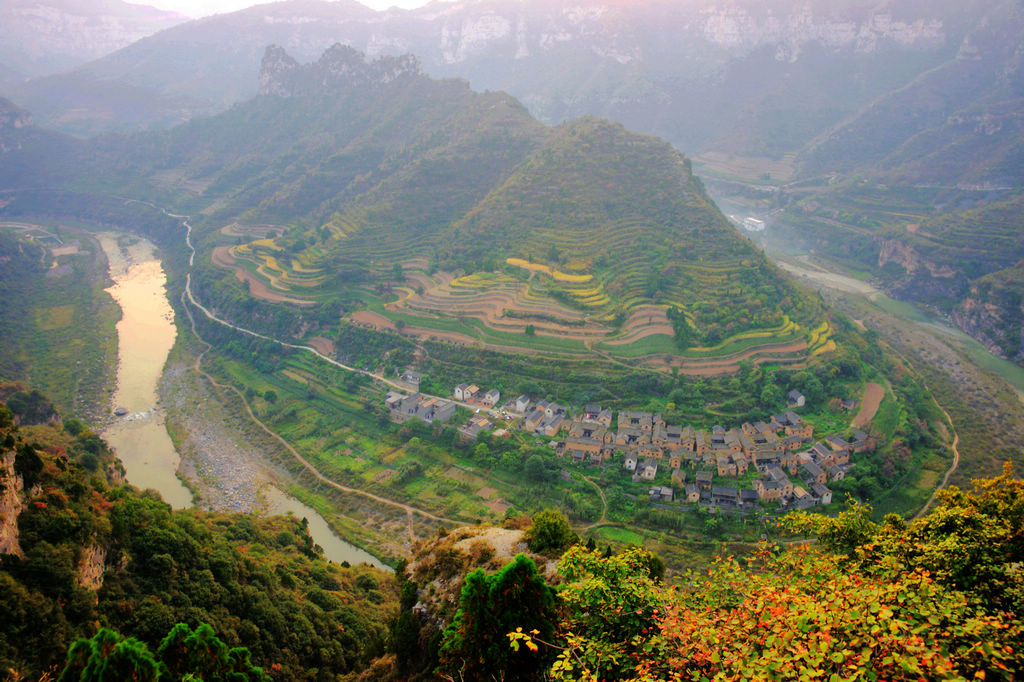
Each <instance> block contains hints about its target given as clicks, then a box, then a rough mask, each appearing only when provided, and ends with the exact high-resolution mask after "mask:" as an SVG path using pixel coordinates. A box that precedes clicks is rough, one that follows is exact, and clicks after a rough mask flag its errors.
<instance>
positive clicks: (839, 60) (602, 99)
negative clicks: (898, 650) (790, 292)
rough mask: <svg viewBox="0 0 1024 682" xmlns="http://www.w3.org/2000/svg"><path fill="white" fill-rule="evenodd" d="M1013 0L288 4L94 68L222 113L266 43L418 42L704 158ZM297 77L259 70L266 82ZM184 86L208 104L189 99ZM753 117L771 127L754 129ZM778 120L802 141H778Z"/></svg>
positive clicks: (771, 136) (792, 119) (42, 105)
mask: <svg viewBox="0 0 1024 682" xmlns="http://www.w3.org/2000/svg"><path fill="white" fill-rule="evenodd" d="M1007 1H1009V0H961V1H956V2H954V0H933V2H923V1H922V0H907V1H904V2H897V1H896V0H879V1H878V2H874V3H870V4H869V5H865V4H864V3H862V2H860V1H859V0H833V1H831V2H828V3H824V2H812V1H811V0H798V1H797V2H791V1H787V2H783V1H782V0H772V1H770V2H763V1H760V0H715V1H714V2H696V1H695V0H636V1H632V2H624V1H623V0H463V1H461V2H446V3H430V4H428V5H426V6H425V7H421V8H418V9H415V10H411V11H398V10H395V11H386V12H372V11H371V10H368V9H367V8H365V7H360V6H355V5H354V3H345V2H317V1H315V0H289V1H286V2H279V3H270V4H266V5H260V6H257V7H252V8H250V9H248V10H244V11H242V12H237V13H234V14H230V15H224V16H218V17H211V18H208V19H205V20H202V21H198V22H192V23H190V24H186V25H184V26H178V27H175V28H173V29H171V30H169V31H166V32H164V33H163V34H161V35H158V36H154V37H152V38H150V39H148V40H146V41H143V42H140V43H138V44H136V45H133V46H132V47H131V48H130V49H127V50H123V51H121V52H119V53H117V54H115V55H111V56H110V57H108V58H105V59H103V60H100V61H98V62H94V63H92V64H89V65H88V66H87V67H83V69H81V72H82V74H81V78H83V79H86V80H88V79H92V81H93V82H92V85H94V86H95V84H96V83H101V84H109V83H111V82H112V81H117V80H120V79H123V81H124V82H125V83H127V84H130V85H131V86H132V87H137V88H141V89H145V90H152V91H155V94H157V95H158V96H172V97H174V98H177V99H178V100H179V101H177V102H173V103H171V104H172V105H173V107H174V108H175V112H174V115H178V116H180V115H181V111H182V107H183V106H184V107H185V108H188V107H195V109H194V110H195V111H197V112H202V113H203V114H204V115H206V114H209V113H210V106H211V103H215V104H216V106H217V107H221V108H223V107H226V106H228V105H230V104H231V103H233V102H236V101H239V100H242V99H246V98H248V97H249V96H251V95H253V94H255V90H256V85H257V84H256V82H255V79H254V78H253V75H252V72H253V65H254V63H255V62H254V60H253V55H254V54H259V53H260V52H262V51H263V50H264V49H265V47H266V46H267V45H270V44H273V45H280V46H282V47H283V48H284V49H286V50H287V52H288V53H289V54H291V55H293V56H294V57H295V58H296V59H298V60H299V61H302V62H305V61H309V60H313V59H316V58H317V57H318V56H319V55H320V54H321V53H322V51H323V50H324V49H325V48H326V47H328V46H329V45H332V44H334V43H338V42H340V43H343V44H346V45H350V46H352V47H354V48H355V49H357V50H360V51H362V52H364V53H366V54H368V55H370V57H371V58H372V57H378V56H382V55H398V54H406V53H411V54H415V55H417V57H418V58H419V59H420V60H421V61H422V64H423V69H424V70H425V71H426V72H427V73H429V74H430V75H431V76H433V77H435V78H436V77H444V78H447V77H461V78H465V79H467V80H469V81H470V83H471V84H472V86H473V87H474V88H475V89H477V90H484V89H489V90H505V91H507V92H509V93H510V94H512V95H514V96H516V97H517V98H518V99H520V100H521V101H523V102H524V103H526V104H527V106H528V107H529V108H530V110H531V113H533V114H534V115H535V116H537V117H539V118H541V119H542V120H543V121H545V122H548V123H555V122H560V121H562V120H565V119H570V118H576V117H579V116H581V115H587V114H591V115H597V116H602V117H606V118H611V119H613V120H615V121H617V122H619V123H622V124H623V125H625V126H626V127H627V128H630V129H633V130H637V131H639V132H646V133H653V134H656V135H659V136H661V137H664V138H666V139H668V140H669V141H671V142H672V143H674V144H675V145H676V146H678V147H679V148H681V149H683V150H685V151H687V152H691V153H693V152H699V151H701V150H703V149H705V148H708V147H709V146H710V145H711V144H713V143H717V142H720V141H726V144H725V146H729V147H735V148H737V149H736V150H735V151H740V152H749V151H751V147H753V148H754V149H755V150H756V151H757V153H758V154H759V155H767V154H769V153H771V154H776V153H778V154H781V153H784V152H788V151H793V150H794V149H797V148H799V146H800V145H801V144H804V143H806V142H807V141H809V140H810V139H812V138H813V137H814V135H816V134H817V133H819V132H821V130H822V128H823V127H824V126H827V125H832V124H835V123H838V122H839V121H841V120H842V119H843V117H844V116H845V115H850V114H852V113H854V112H856V111H857V110H858V109H859V108H860V107H862V106H864V104H865V103H867V102H870V101H871V100H873V99H874V98H875V97H877V96H879V95H880V94H882V93H884V92H885V91H886V89H887V88H895V87H901V86H903V85H905V84H906V82H907V80H908V79H909V78H912V77H913V76H914V75H915V73H916V72H918V71H920V70H924V69H928V68H931V67H933V66H934V65H935V64H937V63H938V62H939V61H941V60H944V59H949V58H951V57H953V56H954V55H955V54H956V53H957V50H958V49H959V47H960V46H961V43H962V41H963V37H964V35H965V34H966V32H967V31H968V30H969V28H968V27H967V24H969V22H970V21H971V18H972V17H975V18H976V17H977V16H980V15H981V14H982V12H980V11H979V9H978V8H979V7H984V6H988V5H993V4H997V3H999V2H1007ZM0 61H3V60H2V59H0ZM904 62H905V63H904ZM278 66H282V64H279V65H278ZM883 66H884V68H882V67H883ZM196 74H202V76H203V77H202V79H198V78H196ZM72 80H74V79H72ZM282 84H283V83H282V82H281V81H280V79H278V80H276V81H274V82H266V81H261V82H260V83H259V86H260V92H264V93H269V92H270V91H271V90H270V88H273V87H276V86H278V85H282ZM66 86H69V84H67V83H64V84H61V87H62V88H63V87H66ZM47 87H49V88H52V87H54V83H49V84H44V83H39V84H38V85H33V86H31V87H30V88H29V90H30V92H28V93H26V96H25V98H23V100H22V101H23V102H24V103H25V104H26V105H27V106H29V107H30V108H32V110H33V111H35V112H36V113H37V117H39V118H40V119H42V118H44V117H45V118H47V119H48V120H49V119H52V120H54V121H60V120H63V117H62V114H61V112H58V111H50V110H49V109H48V108H47V107H50V108H52V104H49V102H50V101H51V99H52V97H51V98H49V99H48V95H47V93H46V92H45V90H46V88H47ZM36 88H38V92H37V91H36ZM82 90H83V91H85V90H86V89H85V88H84V87H83V88H82ZM88 91H89V92H94V91H95V88H93V89H92V90H88ZM285 91H287V88H286V89H285ZM185 92H187V93H188V95H189V97H191V98H194V99H195V100H196V101H200V100H203V101H205V102H206V103H207V104H206V105H205V106H197V105H196V103H195V102H190V103H187V104H184V105H183V104H181V103H180V98H181V95H182V93H185ZM33 93H36V94H33ZM141 94H142V93H140V95H141ZM153 99H154V98H153V97H150V98H149V101H150V102H152V101H153ZM789 103H799V105H798V106H793V105H791V104H789ZM80 104H81V105H79V104H78V103H76V102H67V103H64V104H62V105H61V109H62V111H66V110H68V109H69V108H70V109H74V110H75V112H76V113H75V120H76V121H79V122H81V121H82V119H83V116H84V115H87V112H88V110H89V108H90V107H91V106H93V105H92V104H90V103H89V102H82V103H80ZM136 109H138V107H137V108H136ZM765 112H767V113H768V114H769V115H768V116H765V115H764V113H765ZM168 115H170V114H168ZM97 118H98V119H102V118H103V117H102V116H98V115H97ZM106 118H107V119H109V115H108V116H107V117H106ZM97 125H100V126H110V123H109V121H108V122H102V121H98V122H97ZM752 125H754V126H757V125H760V126H763V128H764V130H763V131H754V132H753V133H750V132H745V131H748V130H750V128H751V127H752ZM100 129H102V128H100ZM780 130H782V131H787V132H789V134H790V135H791V137H792V139H781V140H779V139H778V138H779V137H780V135H779V132H780ZM75 132H76V133H80V132H81V131H80V130H76V131H75ZM747 137H754V138H757V140H756V142H755V143H754V144H751V143H749V142H747V140H746V139H744V138H747ZM766 140H767V141H768V142H766ZM757 147H762V148H760V149H758V148H757ZM729 151H734V150H732V149H730V150H729Z"/></svg>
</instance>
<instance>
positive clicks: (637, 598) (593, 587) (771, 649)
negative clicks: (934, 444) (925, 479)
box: [507, 465, 1024, 682]
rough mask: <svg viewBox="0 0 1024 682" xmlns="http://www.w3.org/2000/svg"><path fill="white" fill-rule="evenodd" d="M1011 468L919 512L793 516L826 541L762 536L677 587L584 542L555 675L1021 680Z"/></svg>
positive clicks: (565, 566) (525, 637)
mask: <svg viewBox="0 0 1024 682" xmlns="http://www.w3.org/2000/svg"><path fill="white" fill-rule="evenodd" d="M1010 471H1011V470H1010V468H1009V465H1007V469H1006V472H1005V473H1004V474H1003V475H1002V476H999V477H996V478H993V479H988V480H979V481H976V487H975V490H974V491H973V492H965V491H961V490H958V489H955V488H954V489H951V490H948V491H944V492H943V493H941V494H940V497H939V499H940V505H939V506H938V508H936V509H935V510H934V511H933V512H932V513H931V514H929V515H928V516H926V517H924V518H923V519H920V520H917V521H912V522H909V523H907V522H904V521H903V520H902V519H898V518H897V517H891V516H890V517H888V518H887V519H886V521H885V522H884V523H882V524H876V523H873V522H872V521H871V520H870V509H869V508H864V507H859V506H856V505H854V506H852V507H851V509H850V510H849V511H848V512H846V513H844V514H842V515H840V516H839V517H837V518H834V519H830V518H826V517H816V516H810V515H795V516H793V517H791V519H790V521H789V523H790V525H791V526H792V527H793V528H795V529H800V530H803V531H805V532H813V533H816V534H818V535H819V545H817V546H813V545H800V546H795V547H791V548H788V549H783V548H780V547H778V546H774V545H764V546H762V548H761V550H760V551H759V552H758V553H757V554H756V555H754V556H752V557H750V558H748V559H746V560H745V561H744V562H739V561H736V560H734V559H732V558H724V559H720V560H719V561H718V562H716V563H715V564H714V565H713V566H712V567H711V568H710V569H709V570H708V571H707V572H706V573H703V572H702V573H691V574H688V575H687V576H685V577H684V580H683V582H682V584H681V585H680V586H674V587H670V588H666V587H662V586H660V585H659V584H657V583H656V582H655V581H652V580H651V579H650V577H649V575H648V573H647V565H646V563H645V562H644V560H643V558H642V556H641V555H640V553H639V552H636V551H635V552H625V553H623V554H621V555H619V556H615V557H609V558H602V557H600V556H599V555H598V554H597V553H595V552H590V551H587V550H586V549H584V548H582V547H579V546H577V547H574V548H572V549H571V550H569V552H567V553H566V554H565V556H564V557H563V559H562V563H561V564H560V571H561V573H562V575H563V576H564V577H565V578H566V580H567V583H566V584H565V585H564V586H563V587H562V588H561V590H560V592H559V596H560V598H561V603H562V606H563V610H562V620H561V622H560V624H559V631H558V633H557V635H556V638H554V639H546V638H544V637H542V636H540V635H539V634H537V633H530V632H528V631H527V632H524V631H522V630H517V631H512V632H510V633H509V634H508V635H507V636H508V637H509V639H510V641H511V645H512V647H513V648H519V647H520V646H527V647H534V646H537V647H547V648H549V649H551V650H553V651H557V652H558V656H557V660H556V661H555V663H554V664H553V666H552V667H551V669H550V677H551V678H552V679H556V680H588V681H589V680H593V681H595V682H596V680H612V679H615V680H637V681H648V680H680V681H681V680H713V679H720V680H727V679H778V680H782V679H807V680H816V679H819V680H826V679H827V680H840V679H842V680H848V679H854V680H860V679H862V680H878V679H885V680H917V679H950V680H959V679H976V678H977V679H1014V678H1016V677H1018V676H1019V675H1020V674H1021V672H1022V671H1024V649H1022V648H1021V646H1020V642H1021V641H1024V624H1022V622H1021V613H1022V611H1021V608H1022V604H1024V602H1022V600H1021V595H1022V594H1024V590H1022V589H1021V588H1022V586H1024V576H1022V574H1021V573H1022V572H1021V568H1020V566H1021V564H1020V562H1021V559H1022V556H1021V554H1022V552H1024V543H1022V542H1021V539H1022V538H1021V535H1022V532H1024V482H1022V481H1020V480H1019V479H1014V478H1013V477H1012V475H1011V473H1010Z"/></svg>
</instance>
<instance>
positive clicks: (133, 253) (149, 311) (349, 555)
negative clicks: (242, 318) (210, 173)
mask: <svg viewBox="0 0 1024 682" xmlns="http://www.w3.org/2000/svg"><path fill="white" fill-rule="evenodd" d="M97 238H98V239H99V242H100V244H101V246H102V247H103V251H104V252H105V253H106V255H107V259H108V261H109V263H110V279H111V280H113V282H114V285H113V286H112V287H110V288H109V289H107V291H108V292H109V293H110V295H111V296H113V298H114V300H115V301H117V303H118V305H120V306H121V321H120V322H118V323H117V338H118V366H117V388H116V390H115V392H114V395H113V398H112V400H111V408H110V409H111V410H112V411H115V418H114V421H113V422H112V423H111V425H110V426H109V427H108V428H107V429H106V430H105V431H104V432H103V437H104V438H105V439H106V440H107V442H108V443H110V445H111V446H112V447H113V448H114V451H115V452H116V453H117V456H118V457H119V458H120V459H121V461H122V462H123V463H124V467H125V472H126V477H127V479H128V482H129V483H131V484H132V485H134V486H136V487H137V488H143V489H145V488H153V489H155V490H157V491H158V492H159V493H160V495H161V496H162V497H163V499H164V500H165V501H167V502H168V503H169V504H170V505H171V506H172V507H174V508H175V509H183V508H185V507H190V506H192V503H193V501H192V493H191V492H190V491H189V490H188V488H186V487H185V485H184V484H183V483H182V481H181V479H179V478H178V466H179V464H180V462H181V457H180V455H179V454H178V452H177V450H175V447H174V443H173V442H172V441H171V438H170V436H169V435H168V433H167V427H166V425H165V423H164V412H163V410H162V409H161V408H160V405H159V399H158V397H157V385H158V383H159V381H160V377H161V375H162V373H163V370H164V364H165V363H166V362H167V356H168V355H169V353H170V351H171V347H172V346H173V345H174V342H175V338H176V337H177V333H178V331H177V328H176V326H175V323H174V311H173V310H172V309H171V305H170V303H169V302H168V300H167V292H166V290H165V288H164V286H165V284H166V283H167V278H166V276H165V274H164V271H163V267H162V265H161V263H160V261H159V259H157V257H156V255H155V247H154V246H153V244H152V243H150V242H149V241H146V240H145V239H140V238H138V237H134V236H131V237H129V236H126V235H123V234H116V233H112V232H106V233H102V234H99V235H97ZM262 493H263V497H264V499H265V500H266V502H267V509H268V512H269V513H273V514H287V513H289V512H290V513H292V514H294V515H295V516H297V517H299V518H306V519H307V520H308V521H309V531H310V534H311V535H312V536H313V540H314V541H315V542H316V543H317V544H318V545H320V546H321V547H323V549H324V555H325V556H326V557H327V558H328V559H330V560H331V561H335V562H338V563H341V562H342V561H348V562H349V563H352V564H356V563H363V562H365V563H369V564H373V565H374V566H377V567H380V568H385V566H384V565H383V564H382V563H381V562H380V561H379V560H378V559H377V558H376V557H374V556H373V555H371V554H369V553H367V552H365V551H363V550H362V549H360V548H358V547H356V546H354V545H352V544H350V543H347V542H345V541H344V540H342V539H341V538H339V537H338V536H337V535H335V534H334V533H333V532H332V531H331V529H330V527H329V526H328V524H327V521H326V520H325V519H324V518H323V517H322V516H321V515H320V514H318V513H317V512H316V510H314V509H312V508H311V507H308V506H306V505H305V504H302V503H301V502H299V501H298V500H296V499H294V498H292V497H290V496H288V495H286V494H285V493H283V492H281V491H280V490H279V489H277V488H275V487H273V486H267V487H265V488H264V489H263V490H262Z"/></svg>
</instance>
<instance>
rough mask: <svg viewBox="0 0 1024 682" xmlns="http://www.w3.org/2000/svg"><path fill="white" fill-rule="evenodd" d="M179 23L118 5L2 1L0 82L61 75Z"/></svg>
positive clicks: (116, 1) (79, 0)
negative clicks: (1, 80)
mask: <svg viewBox="0 0 1024 682" xmlns="http://www.w3.org/2000/svg"><path fill="white" fill-rule="evenodd" d="M185 20H186V17H184V16H182V15H180V14H176V13H174V12H166V11H163V10H158V9H155V8H153V7H148V6H145V5H138V4H130V3H127V2H122V1H121V0H2V2H0V24H2V25H3V27H4V30H3V34H2V35H0V64H2V65H3V68H0V79H3V80H10V81H15V80H20V79H24V78H27V77H34V76H42V75H46V74H51V73H56V72H58V71H63V70H65V69H69V68H72V67H75V66H78V65H79V64H83V63H85V62H87V61H91V60H93V59H98V58H100V57H103V56H104V55H107V54H110V53H111V52H114V51H115V50H119V49H121V48H123V47H126V46H128V45H130V44H132V43H134V42H135V41H136V40H139V39H140V38H143V37H145V36H148V35H151V34H153V33H157V32H159V31H162V30H163V29H165V28H169V27H171V26H173V25H174V24H178V23H181V22H183V21H185ZM4 72H7V73H6V74H5V73H4Z"/></svg>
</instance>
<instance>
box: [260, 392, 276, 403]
mask: <svg viewBox="0 0 1024 682" xmlns="http://www.w3.org/2000/svg"><path fill="white" fill-rule="evenodd" d="M263 399H264V400H266V401H267V402H268V403H276V402H277V391H275V390H274V389H272V388H268V389H267V390H266V391H264V392H263Z"/></svg>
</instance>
